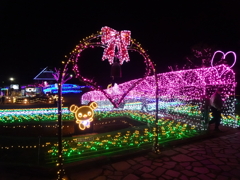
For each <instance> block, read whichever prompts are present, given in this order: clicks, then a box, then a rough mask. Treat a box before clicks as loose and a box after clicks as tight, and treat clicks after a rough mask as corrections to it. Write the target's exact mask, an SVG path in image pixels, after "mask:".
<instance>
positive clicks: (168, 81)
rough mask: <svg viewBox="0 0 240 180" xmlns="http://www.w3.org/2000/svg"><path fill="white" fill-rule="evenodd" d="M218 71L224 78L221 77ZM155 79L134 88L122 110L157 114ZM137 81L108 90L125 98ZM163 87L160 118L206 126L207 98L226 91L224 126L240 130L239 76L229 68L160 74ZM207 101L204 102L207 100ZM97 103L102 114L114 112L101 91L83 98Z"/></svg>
mask: <svg viewBox="0 0 240 180" xmlns="http://www.w3.org/2000/svg"><path fill="white" fill-rule="evenodd" d="M216 70H217V71H218V72H220V73H221V74H222V75H221V77H219V75H218V73H216ZM154 80H155V79H154V76H148V77H146V79H144V80H143V81H142V82H141V83H140V84H139V85H138V86H137V87H135V88H133V89H132V90H131V91H130V92H129V94H128V95H127V96H126V97H125V99H124V101H123V105H122V106H119V107H118V109H128V110H141V109H142V107H143V104H144V103H146V106H145V107H146V108H145V109H144V110H145V111H147V112H148V113H153V112H154V111H155V108H156V106H155V103H156V102H155V97H154V96H155V93H154V91H151V89H154V88H155V87H156V86H155V82H154ZM135 81H137V79H135V80H131V81H128V82H125V83H122V84H118V85H117V86H116V87H115V89H114V87H111V88H108V89H106V91H108V92H109V95H110V96H111V95H113V96H114V97H121V95H122V94H124V93H125V91H126V89H128V88H129V87H130V86H131V84H133V83H134V82H135ZM158 84H159V111H160V114H162V115H165V116H170V117H172V118H174V119H176V120H178V121H181V119H182V121H184V122H185V121H186V119H189V120H191V122H194V123H195V124H196V125H201V124H202V122H203V120H202V119H203V113H202V110H203V109H202V108H203V107H204V104H205V99H204V98H210V96H211V94H212V93H213V92H214V91H215V90H216V89H217V87H223V92H222V97H223V99H224V102H225V103H224V109H223V118H222V124H223V125H226V126H231V127H237V126H239V122H238V121H236V117H235V87H236V81H235V73H234V72H233V70H232V69H231V68H230V67H228V66H227V65H223V64H222V65H218V66H214V67H208V68H199V69H191V70H184V71H183V70H182V71H175V72H168V73H160V74H158ZM203 97H204V98H203ZM89 101H95V102H97V103H98V110H113V109H115V107H114V106H113V105H112V104H111V103H110V102H109V101H108V99H107V98H106V97H105V96H104V94H102V93H101V92H100V91H91V92H87V93H85V94H84V95H83V96H82V102H83V103H84V102H89Z"/></svg>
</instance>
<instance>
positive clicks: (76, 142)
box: [0, 108, 198, 166]
mask: <svg viewBox="0 0 240 180" xmlns="http://www.w3.org/2000/svg"><path fill="white" fill-rule="evenodd" d="M64 109H65V110H67V109H66V108H64ZM73 109H75V108H73ZM68 113H69V114H73V113H70V112H69V111H68ZM94 114H95V115H94V117H95V118H96V119H98V121H94V122H95V123H103V124H106V123H107V122H108V121H109V120H104V119H105V118H115V117H128V118H131V119H134V120H136V121H139V122H142V123H144V124H146V125H141V126H138V128H137V129H136V127H134V128H132V127H130V128H127V129H121V130H118V131H115V130H113V131H112V132H106V133H99V134H90V135H89V134H88V135H83V136H81V137H64V138H63V158H64V162H65V163H70V162H76V161H79V160H82V159H89V157H97V156H102V155H104V154H108V155H110V154H117V153H119V152H121V151H123V152H124V151H126V150H128V151H129V150H136V149H139V148H149V147H151V146H152V143H153V138H154V137H155V136H156V129H155V128H153V127H154V123H155V117H154V115H150V114H148V113H143V112H141V111H132V110H131V111H130V110H124V111H120V110H116V111H95V113H94ZM38 121H41V120H38ZM110 123H111V122H110ZM122 123H128V122H127V121H126V120H125V121H122ZM147 124H148V125H147ZM24 126H25V125H24ZM50 128H51V127H50ZM55 128H56V127H55ZM158 128H159V136H158V139H159V140H161V142H162V143H164V142H168V141H171V140H174V139H183V138H186V137H192V136H195V135H196V134H198V129H197V128H196V127H195V126H194V125H188V124H186V123H184V122H175V121H173V120H172V119H169V118H160V119H159V120H158ZM14 138H15V139H16V137H14ZM18 138H20V137H18ZM34 140H35V141H34ZM34 140H33V141H28V143H27V144H26V142H25V141H26V137H24V138H22V140H21V141H20V140H18V141H9V139H7V140H6V141H5V140H4V141H2V142H1V145H0V150H4V152H5V153H6V151H8V150H9V152H11V151H12V150H17V151H19V149H22V151H26V150H27V149H40V152H41V153H42V156H44V158H42V159H41V161H43V162H42V163H45V164H48V166H49V165H52V166H54V165H55V158H57V157H58V143H57V140H56V139H54V138H51V139H41V141H40V144H39V142H38V139H34ZM9 142H11V143H9ZM32 154H33V153H29V155H32ZM17 159H18V158H17Z"/></svg>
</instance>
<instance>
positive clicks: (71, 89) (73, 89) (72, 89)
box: [43, 84, 89, 94]
mask: <svg viewBox="0 0 240 180" xmlns="http://www.w3.org/2000/svg"><path fill="white" fill-rule="evenodd" d="M56 86H57V85H55V84H51V85H49V86H48V87H45V88H43V92H44V93H45V94H46V93H53V94H57V93H58V89H57V87H56ZM83 88H89V86H79V85H76V84H63V85H62V93H63V94H68V93H80V92H82V90H81V89H83Z"/></svg>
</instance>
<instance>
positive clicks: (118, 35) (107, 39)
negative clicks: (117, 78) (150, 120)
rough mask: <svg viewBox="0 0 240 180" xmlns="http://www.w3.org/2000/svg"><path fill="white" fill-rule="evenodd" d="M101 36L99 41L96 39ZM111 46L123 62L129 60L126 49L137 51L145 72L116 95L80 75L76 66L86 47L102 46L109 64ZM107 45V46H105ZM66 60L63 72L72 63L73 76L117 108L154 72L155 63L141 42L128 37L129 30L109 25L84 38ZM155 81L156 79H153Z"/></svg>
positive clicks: (112, 51) (113, 52) (112, 53)
mask: <svg viewBox="0 0 240 180" xmlns="http://www.w3.org/2000/svg"><path fill="white" fill-rule="evenodd" d="M99 38H101V42H99V41H96V40H98V39H99ZM113 46H115V47H117V49H118V54H117V56H118V58H119V60H120V61H121V63H123V62H124V61H129V55H128V51H133V52H138V53H139V54H140V55H142V57H143V61H144V63H145V73H144V75H143V77H142V78H140V79H138V80H136V81H134V82H133V83H132V84H131V86H129V87H128V89H125V93H124V94H122V95H118V96H114V97H113V96H111V95H110V94H108V92H107V91H105V90H104V89H102V88H101V86H100V85H98V83H97V82H94V81H93V80H92V79H88V78H86V77H84V76H83V75H81V73H80V71H79V67H78V61H79V59H80V54H81V52H82V51H84V50H85V49H87V48H94V47H102V48H104V53H103V59H106V58H107V59H108V60H109V59H110V64H111V62H112V60H111V58H112V56H113V55H115V49H114V48H113ZM106 47H107V48H106ZM66 58H68V60H67V62H63V64H64V70H63V72H64V73H63V74H66V70H67V67H68V65H69V64H73V71H74V72H75V77H76V78H78V79H79V80H80V81H82V82H84V83H86V84H87V85H89V86H91V87H92V88H93V89H95V90H97V91H100V92H101V93H102V94H104V96H105V97H106V98H107V99H108V100H109V101H110V102H111V103H112V105H113V106H114V107H115V108H117V107H118V106H119V105H120V104H121V103H122V102H123V100H124V98H125V96H127V94H128V93H129V92H130V91H131V90H132V89H133V88H134V87H136V86H138V85H139V83H141V82H142V81H143V80H144V79H145V78H146V77H148V76H149V75H151V74H152V73H155V72H156V71H155V65H154V64H153V63H152V61H151V59H150V58H149V56H148V54H147V53H146V51H145V50H144V49H143V48H142V47H141V44H140V43H138V42H136V40H135V39H131V38H130V31H121V32H118V31H116V30H113V29H111V28H109V27H103V28H102V31H101V32H98V33H97V34H93V35H91V36H89V37H86V38H84V39H83V40H82V41H80V43H79V44H78V45H76V47H75V49H74V50H73V51H72V52H70V55H69V57H68V56H66ZM155 82H156V81H155Z"/></svg>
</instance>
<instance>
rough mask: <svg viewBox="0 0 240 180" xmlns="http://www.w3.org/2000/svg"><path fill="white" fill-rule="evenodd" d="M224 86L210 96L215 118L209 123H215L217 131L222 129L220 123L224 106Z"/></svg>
mask: <svg viewBox="0 0 240 180" xmlns="http://www.w3.org/2000/svg"><path fill="white" fill-rule="evenodd" d="M221 92H222V88H217V90H216V91H215V93H213V95H212V96H211V98H210V109H211V111H212V116H213V118H212V119H211V120H210V121H209V124H213V123H215V131H221V130H220V129H219V125H220V122H221V113H222V107H223V100H222V98H221Z"/></svg>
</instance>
